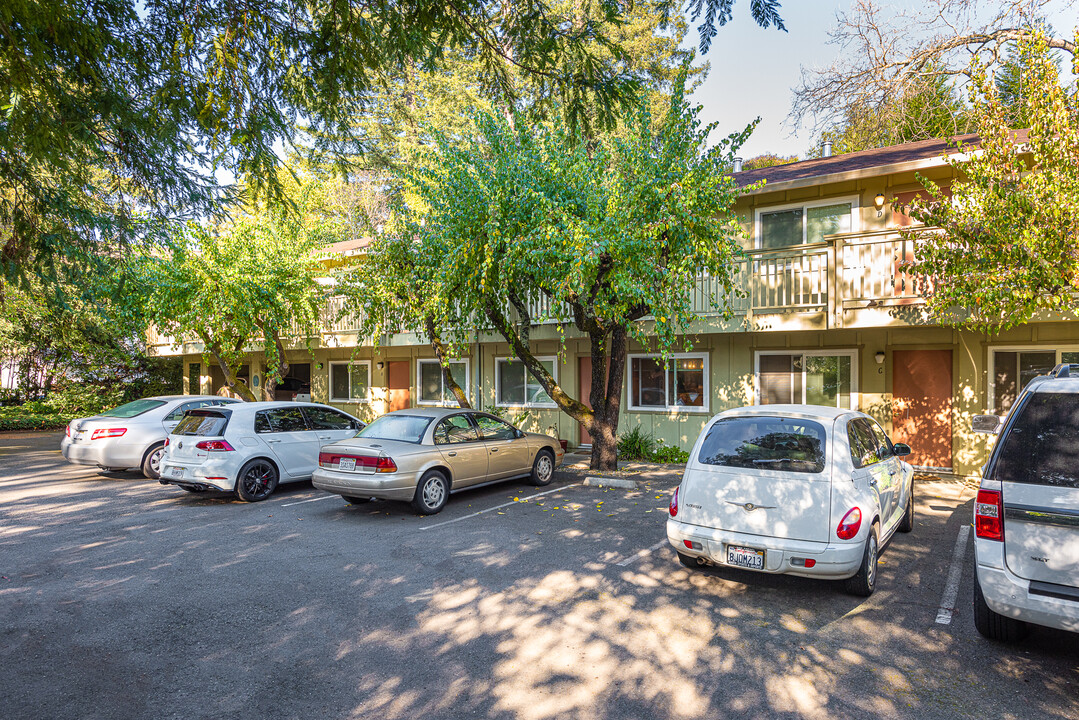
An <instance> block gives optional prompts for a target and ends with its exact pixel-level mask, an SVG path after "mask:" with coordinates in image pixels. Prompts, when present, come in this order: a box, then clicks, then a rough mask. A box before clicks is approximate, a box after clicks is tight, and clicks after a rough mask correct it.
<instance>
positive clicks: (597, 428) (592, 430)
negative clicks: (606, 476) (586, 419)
mask: <svg viewBox="0 0 1079 720" xmlns="http://www.w3.org/2000/svg"><path fill="white" fill-rule="evenodd" d="M605 340H606V338H599V339H598V342H597V340H596V339H595V338H594V339H593V342H592V382H593V385H592V393H591V395H590V397H591V400H592V412H593V415H592V422H591V423H590V424H589V425H588V426H587V430H588V434H589V435H591V436H592V457H591V458H590V460H589V464H588V467H589V468H590V469H592V470H605V471H610V470H617V469H618V416H619V413H620V412H621V409H622V385H623V384H624V380H625V375H626V346H627V338H626V330H625V328H622V327H615V328H614V329H613V330H612V331H611V340H610V353H609V355H608V352H607V347H606V342H605ZM608 357H610V359H611V365H610V369H609V370H608V369H607V358H608ZM597 367H598V368H599V371H598V372H597ZM604 371H606V373H604ZM604 374H606V377H607V382H606V384H604V383H603V376H604ZM597 390H598V391H597Z"/></svg>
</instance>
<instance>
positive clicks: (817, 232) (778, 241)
mask: <svg viewBox="0 0 1079 720" xmlns="http://www.w3.org/2000/svg"><path fill="white" fill-rule="evenodd" d="M855 207H857V205H856V203H855V202H854V200H853V199H852V200H849V201H848V200H846V199H844V200H843V201H842V202H835V201H826V202H820V203H813V204H804V205H797V206H794V207H789V206H788V207H781V208H775V209H764V210H758V211H757V233H756V235H757V248H758V249H760V250H774V249H776V248H784V247H792V246H794V245H805V244H807V243H817V242H822V241H823V240H824V238H825V236H826V235H834V234H836V233H847V232H851V231H852V230H853V216H854V208H855Z"/></svg>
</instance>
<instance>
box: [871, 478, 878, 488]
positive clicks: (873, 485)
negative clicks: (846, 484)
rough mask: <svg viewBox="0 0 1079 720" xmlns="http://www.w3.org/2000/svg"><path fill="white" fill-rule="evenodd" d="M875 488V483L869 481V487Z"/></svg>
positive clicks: (874, 481)
mask: <svg viewBox="0 0 1079 720" xmlns="http://www.w3.org/2000/svg"><path fill="white" fill-rule="evenodd" d="M876 486H877V481H876V480H870V481H869V487H876Z"/></svg>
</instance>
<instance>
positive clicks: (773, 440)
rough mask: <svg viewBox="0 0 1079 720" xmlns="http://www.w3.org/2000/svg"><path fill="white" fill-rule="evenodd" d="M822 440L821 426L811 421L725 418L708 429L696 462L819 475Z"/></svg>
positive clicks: (822, 455) (822, 462) (778, 418)
mask: <svg viewBox="0 0 1079 720" xmlns="http://www.w3.org/2000/svg"><path fill="white" fill-rule="evenodd" d="M824 439H825V432H824V427H823V426H822V425H821V424H820V423H817V422H813V421H812V420H801V419H797V418H783V417H737V418H724V419H722V420H720V421H719V422H717V423H716V424H714V425H713V426H712V427H711V428H709V430H708V435H707V436H706V437H705V438H704V442H703V443H701V451H700V453H699V454H698V455H697V459H698V460H699V461H700V462H702V463H704V464H705V465H723V466H726V467H736V468H752V469H754V470H789V471H791V472H804V473H819V472H823V471H824V447H825V441H824Z"/></svg>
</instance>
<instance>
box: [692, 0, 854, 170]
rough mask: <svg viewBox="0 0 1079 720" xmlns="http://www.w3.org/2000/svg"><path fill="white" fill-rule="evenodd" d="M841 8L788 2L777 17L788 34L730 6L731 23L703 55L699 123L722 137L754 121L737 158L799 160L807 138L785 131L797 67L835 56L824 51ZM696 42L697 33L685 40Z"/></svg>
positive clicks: (816, 1)
mask: <svg viewBox="0 0 1079 720" xmlns="http://www.w3.org/2000/svg"><path fill="white" fill-rule="evenodd" d="M847 4H848V3H846V2H830V1H829V0H787V2H784V3H783V8H782V9H781V11H780V14H781V15H782V17H783V22H784V24H785V25H786V26H787V32H782V31H779V30H776V29H775V28H769V29H767V30H765V29H762V28H760V27H758V26H757V25H756V24H755V23H754V22H753V20H752V19H751V18H750V16H749V3H748V1H747V0H741V1H740V2H736V3H735V7H734V19H733V20H732V22H730V23H728V24H727V25H726V26H724V27H722V28H720V29H719V33H718V34H717V35H716V37H715V40H714V41H713V44H712V47H711V49H710V50H709V51H708V55H707V56H706V57H707V59H708V60H709V61H710V62H711V63H712V70H711V72H710V73H709V74H708V78H707V80H705V82H704V84H703V85H702V86H701V87H700V88H698V89H697V92H695V93H694V94H693V98H692V100H693V101H694V102H697V103H700V104H701V106H702V107H703V111H702V113H701V119H702V120H703V121H705V122H713V121H714V122H718V123H719V127H718V128H717V132H718V133H719V134H720V135H721V136H725V135H727V134H729V133H731V132H734V131H735V130H740V129H741V128H743V127H745V126H746V125H747V124H748V123H750V122H751V121H752V120H753V119H754V118H755V117H757V116H758V115H759V116H760V118H761V122H760V125H758V126H757V129H756V130H755V131H754V132H753V135H752V136H751V137H750V138H749V141H748V142H747V143H746V144H745V145H744V146H743V147H742V151H741V153H740V155H741V156H742V157H746V158H749V157H753V156H754V155H760V154H761V153H764V152H774V153H777V154H779V155H804V154H805V152H806V150H807V149H808V148H809V144H810V141H811V140H812V138H811V137H810V133H809V132H808V131H807V130H802V131H801V132H799V133H798V134H797V135H793V134H792V129H791V128H789V127H786V126H785V125H784V120H785V119H786V117H787V113H788V111H789V110H790V105H791V88H793V87H794V86H795V85H797V84H798V79H799V77H800V76H801V70H800V68H801V66H802V65H807V66H812V65H825V64H827V63H828V61H830V60H831V59H832V58H833V57H834V56H835V55H836V50H837V49H836V48H835V47H834V46H831V45H828V31H829V30H830V29H831V28H832V26H833V25H834V23H835V11H836V10H837V9H839V8H840V6H843V7H845V6H846V5H847ZM689 39H691V40H692V41H693V43H694V45H695V44H696V42H697V34H696V32H695V31H694V32H692V33H691V35H690V38H689Z"/></svg>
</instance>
